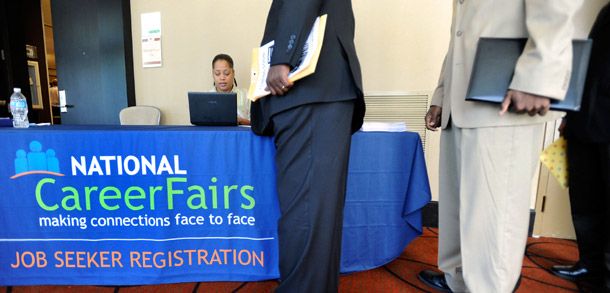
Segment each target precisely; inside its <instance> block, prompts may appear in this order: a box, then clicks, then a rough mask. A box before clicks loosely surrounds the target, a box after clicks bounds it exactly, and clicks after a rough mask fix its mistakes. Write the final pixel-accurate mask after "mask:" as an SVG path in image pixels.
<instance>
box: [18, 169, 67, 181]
mask: <svg viewBox="0 0 610 293" xmlns="http://www.w3.org/2000/svg"><path fill="white" fill-rule="evenodd" d="M30 174H50V175H55V176H66V175H64V174H61V173H55V172H49V171H29V172H23V173H19V174H15V175H13V176H11V179H15V178H17V177H21V176H25V175H30Z"/></svg>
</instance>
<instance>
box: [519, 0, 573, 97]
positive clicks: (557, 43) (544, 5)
mask: <svg viewBox="0 0 610 293" xmlns="http://www.w3.org/2000/svg"><path fill="white" fill-rule="evenodd" d="M582 3H583V0H550V1H549V0H525V21H526V26H527V30H528V33H529V40H528V41H527V44H526V45H525V48H524V50H523V53H522V54H521V56H520V57H519V61H518V62H517V65H516V67H515V74H514V76H513V80H512V82H511V85H510V88H511V89H513V90H519V91H522V92H526V93H530V94H536V95H539V96H544V97H548V98H552V99H556V100H563V99H564V98H565V95H566V92H567V90H568V86H569V82H570V75H571V70H572V38H573V34H574V26H573V18H574V14H575V13H576V11H577V10H578V9H579V8H580V6H581V5H582Z"/></svg>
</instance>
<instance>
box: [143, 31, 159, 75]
mask: <svg viewBox="0 0 610 293" xmlns="http://www.w3.org/2000/svg"><path fill="white" fill-rule="evenodd" d="M142 66H143V67H144V68H149V67H161V66H163V57H162V55H161V37H160V36H159V37H148V38H142Z"/></svg>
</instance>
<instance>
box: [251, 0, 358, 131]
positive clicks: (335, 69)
mask: <svg viewBox="0 0 610 293" xmlns="http://www.w3.org/2000/svg"><path fill="white" fill-rule="evenodd" d="M324 14H328V19H327V23H326V31H325V34H324V41H323V45H322V51H321V52H320V58H319V59H318V64H317V67H316V72H315V73H314V74H312V75H310V76H307V77H305V78H303V79H300V80H298V81H296V82H295V83H294V86H293V87H292V88H291V89H290V91H288V93H287V94H285V95H283V96H266V97H263V98H261V99H259V100H258V101H257V102H254V103H252V106H251V110H250V112H251V114H250V115H251V120H252V131H254V133H256V134H265V135H271V134H272V125H271V124H270V118H271V116H273V115H274V114H276V113H279V112H281V111H284V110H287V109H290V108H293V107H296V106H299V105H304V104H311V103H320V102H337V101H345V100H352V99H356V109H355V112H354V116H353V117H354V118H353V121H352V131H354V132H355V131H356V130H358V129H359V128H360V127H361V125H362V119H363V117H364V111H365V108H364V98H363V96H364V95H363V91H362V73H361V71H360V63H359V62H358V57H357V56H356V48H355V46H354V26H355V23H354V13H353V11H352V3H351V0H274V1H273V3H272V4H271V9H270V10H269V15H268V16H267V24H266V26H265V34H264V36H263V40H262V43H261V45H262V44H266V43H268V42H269V41H271V40H275V45H274V48H273V53H272V56H271V65H277V64H288V65H290V67H291V68H294V67H296V66H297V65H298V61H299V57H300V56H301V54H302V52H303V46H304V44H305V41H306V39H307V36H308V35H309V32H310V31H311V28H312V26H313V23H314V21H315V19H316V17H318V16H320V15H324Z"/></svg>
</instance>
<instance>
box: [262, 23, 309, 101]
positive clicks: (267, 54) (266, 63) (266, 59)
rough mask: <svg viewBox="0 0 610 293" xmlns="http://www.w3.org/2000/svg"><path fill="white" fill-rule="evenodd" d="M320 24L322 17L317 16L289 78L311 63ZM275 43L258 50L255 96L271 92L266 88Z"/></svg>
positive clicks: (272, 42)
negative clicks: (297, 62)
mask: <svg viewBox="0 0 610 293" xmlns="http://www.w3.org/2000/svg"><path fill="white" fill-rule="evenodd" d="M319 24H320V17H318V18H316V21H315V22H314V24H313V27H312V29H311V31H310V32H309V36H308V37H307V41H306V42H305V46H304V47H303V54H302V56H301V59H300V60H299V65H297V66H296V67H295V68H294V69H292V71H291V72H290V73H289V74H288V79H290V78H292V77H293V76H295V75H297V74H299V73H300V72H302V71H303V70H305V69H306V68H307V66H309V65H310V63H311V60H312V58H313V56H314V55H315V53H316V50H315V48H317V46H318V34H319V33H320V32H319ZM274 44H275V41H271V42H269V43H267V44H264V45H262V46H261V47H260V48H259V50H258V63H259V65H258V68H259V71H258V72H257V73H253V76H252V78H253V79H256V86H255V88H254V92H253V95H252V96H253V97H261V96H265V95H268V94H270V93H271V91H268V90H267V91H266V90H265V88H266V87H267V74H268V73H269V68H270V67H271V65H270V63H271V55H272V54H273V46H274ZM256 74H259V76H256Z"/></svg>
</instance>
